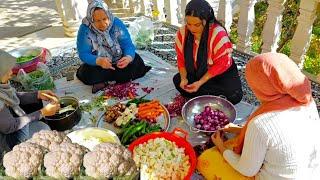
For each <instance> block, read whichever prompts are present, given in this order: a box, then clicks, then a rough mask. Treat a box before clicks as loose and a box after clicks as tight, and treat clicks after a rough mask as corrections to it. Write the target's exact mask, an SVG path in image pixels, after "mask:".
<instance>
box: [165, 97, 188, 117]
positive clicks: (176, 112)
mask: <svg viewBox="0 0 320 180" xmlns="http://www.w3.org/2000/svg"><path fill="white" fill-rule="evenodd" d="M186 102H187V99H186V98H185V97H183V96H181V95H177V96H176V97H175V98H174V99H173V102H171V103H169V104H166V105H165V107H166V108H167V109H168V111H169V114H170V117H176V116H181V110H182V107H183V105H184V104H185V103H186Z"/></svg>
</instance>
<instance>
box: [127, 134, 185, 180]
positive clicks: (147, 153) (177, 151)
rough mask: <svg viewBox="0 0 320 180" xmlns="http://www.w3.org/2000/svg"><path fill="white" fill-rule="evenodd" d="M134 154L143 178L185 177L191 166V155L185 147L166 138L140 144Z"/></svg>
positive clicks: (153, 179) (154, 179)
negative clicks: (188, 154) (185, 150)
mask: <svg viewBox="0 0 320 180" xmlns="http://www.w3.org/2000/svg"><path fill="white" fill-rule="evenodd" d="M133 154H134V156H133V159H134V161H135V162H136V164H137V166H138V167H139V168H140V169H141V178H142V179H152V180H156V179H183V178H184V177H185V176H186V175H187V173H188V170H189V168H190V162H189V156H187V155H185V153H184V148H179V147H178V146H177V145H176V144H175V143H174V142H171V141H168V140H166V139H164V138H156V139H151V140H149V141H148V142H146V143H143V144H139V145H138V146H137V147H136V148H135V149H134V151H133ZM178 177H180V178H178Z"/></svg>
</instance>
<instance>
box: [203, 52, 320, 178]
mask: <svg viewBox="0 0 320 180" xmlns="http://www.w3.org/2000/svg"><path fill="white" fill-rule="evenodd" d="M245 73H246V79H247V82H248V84H249V86H250V88H251V89H252V91H253V92H254V94H255V95H256V97H257V98H258V99H259V101H260V102H261V104H260V106H259V107H258V109H257V110H256V111H255V112H254V113H253V114H252V115H251V116H250V117H249V119H248V121H247V123H246V125H245V126H244V127H243V128H242V129H240V128H239V129H236V128H234V127H233V128H226V129H224V131H226V132H231V131H232V132H233V133H237V134H238V136H237V138H236V139H235V143H234V144H233V149H228V148H227V147H226V146H225V144H224V143H223V141H222V138H221V135H222V132H220V131H219V132H217V133H216V134H214V135H213V136H212V140H213V142H214V143H215V145H216V147H217V148H215V149H210V150H207V151H205V152H204V153H203V154H202V155H201V156H200V158H199V164H198V169H199V170H200V172H202V173H204V174H206V172H208V171H209V170H210V166H211V167H212V166H219V165H218V164H214V165H213V164H210V163H209V164H208V161H207V159H208V158H210V156H212V155H213V154H214V153H218V151H219V152H220V153H221V155H222V156H223V158H224V160H225V161H226V163H225V164H224V166H226V167H227V168H229V169H230V171H231V172H230V173H235V174H237V173H238V174H239V173H240V174H241V175H243V176H244V177H245V176H247V177H254V178H255V179H270V180H271V179H272V180H275V179H308V180H309V179H313V178H314V179H315V178H318V179H319V177H320V176H319V167H320V141H319V140H317V139H314V138H317V137H320V133H319V130H318V128H319V127H320V119H319V114H318V111H317V108H316V104H315V102H314V101H313V99H312V94H311V85H310V81H309V80H308V79H307V77H305V76H304V75H303V74H302V73H301V71H300V69H299V68H298V66H297V65H296V64H295V63H294V62H293V61H292V60H291V59H289V58H288V57H287V56H286V55H284V54H279V53H265V54H261V55H258V56H256V57H254V58H253V59H252V60H250V61H249V62H248V64H247V66H246V72H245ZM209 154H210V155H209ZM221 155H220V157H221V158H222V156H221ZM204 163H207V164H206V166H204ZM230 167H231V168H230ZM211 171H212V169H211ZM232 171H233V172H232ZM211 174H213V176H216V177H222V179H226V178H223V176H224V175H222V174H219V172H214V173H211Z"/></svg>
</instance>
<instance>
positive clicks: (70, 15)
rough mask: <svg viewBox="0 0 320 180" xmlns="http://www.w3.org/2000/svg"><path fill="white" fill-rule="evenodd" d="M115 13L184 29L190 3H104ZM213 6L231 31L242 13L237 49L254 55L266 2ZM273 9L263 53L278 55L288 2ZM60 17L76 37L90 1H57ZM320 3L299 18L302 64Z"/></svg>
mask: <svg viewBox="0 0 320 180" xmlns="http://www.w3.org/2000/svg"><path fill="white" fill-rule="evenodd" d="M104 1H105V2H106V3H107V4H108V5H109V6H110V8H111V9H114V11H116V12H120V11H121V9H122V12H121V13H122V15H123V16H127V17H130V16H134V15H136V14H143V15H146V16H151V17H152V18H153V19H154V20H159V21H164V22H167V23H170V24H172V25H176V26H181V24H183V23H184V17H183V16H184V11H185V8H186V5H187V3H188V2H189V1H190V0H104ZM208 1H209V3H210V4H211V5H212V6H213V8H214V11H215V13H216V16H217V18H218V20H220V21H221V22H222V23H224V24H225V27H226V29H227V30H228V31H230V27H231V24H232V18H233V14H235V13H236V12H239V20H238V24H237V32H238V38H239V39H238V43H237V44H236V49H237V50H239V51H243V52H247V53H250V49H251V47H250V46H251V42H250V38H251V34H252V32H253V29H254V20H255V19H254V17H255V15H254V6H255V4H256V3H257V2H258V1H262V0H208ZM264 1H267V2H268V4H269V6H268V9H267V21H266V23H265V25H264V28H263V32H262V39H263V45H262V52H270V51H272V52H274V51H276V49H277V48H278V42H279V39H280V34H281V22H282V12H283V9H284V3H285V2H286V0H264ZM56 3H57V7H58V11H59V14H60V16H61V18H62V21H63V25H64V28H65V33H66V35H68V36H74V35H75V34H76V31H77V27H78V26H79V23H80V22H81V18H82V17H83V16H84V15H85V8H84V6H86V4H87V1H86V0H56ZM319 3H320V0H301V2H300V8H299V13H300V14H299V16H298V26H297V29H296V31H295V34H294V36H293V39H292V41H291V49H292V51H291V58H292V59H293V60H294V61H295V62H296V63H297V64H300V63H301V62H303V59H304V54H305V53H306V51H307V49H308V47H309V43H310V39H311V32H312V25H313V23H314V20H315V18H316V10H317V6H318V4H319Z"/></svg>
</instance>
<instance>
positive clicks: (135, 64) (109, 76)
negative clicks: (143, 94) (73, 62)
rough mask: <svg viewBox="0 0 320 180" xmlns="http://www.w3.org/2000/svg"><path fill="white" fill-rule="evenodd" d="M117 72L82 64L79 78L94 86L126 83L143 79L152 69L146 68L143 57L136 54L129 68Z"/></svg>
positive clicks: (78, 73)
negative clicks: (109, 82)
mask: <svg viewBox="0 0 320 180" xmlns="http://www.w3.org/2000/svg"><path fill="white" fill-rule="evenodd" d="M114 68H115V70H111V69H103V68H101V67H100V66H91V65H88V64H86V63H84V64H82V65H81V66H80V67H79V69H78V71H77V77H78V79H79V80H80V81H82V82H83V83H84V84H86V85H93V84H98V83H102V82H108V81H116V82H117V83H125V82H129V81H131V80H135V79H138V78H141V77H143V76H144V75H145V74H146V73H147V72H148V71H149V70H150V69H151V67H150V66H146V65H145V64H144V62H143V60H142V59H141V57H140V56H139V55H138V54H137V53H136V55H135V58H134V60H133V61H132V62H131V63H130V64H128V66H127V67H125V68H123V69H120V68H118V67H114Z"/></svg>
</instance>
